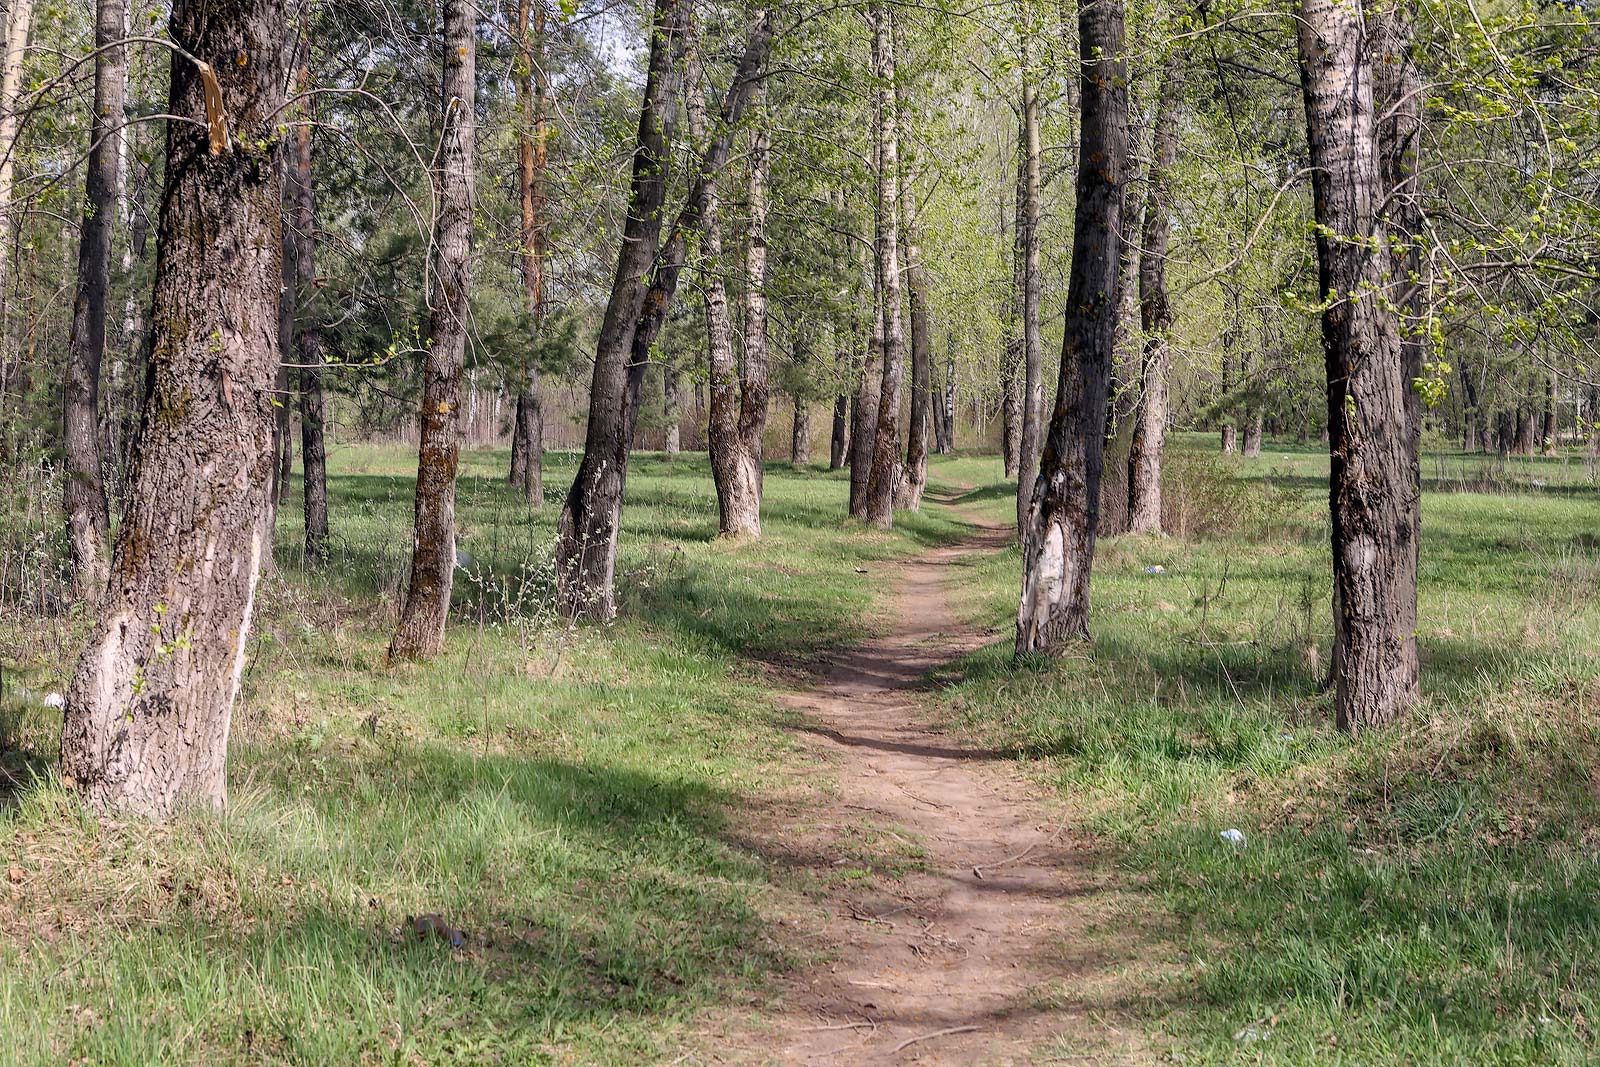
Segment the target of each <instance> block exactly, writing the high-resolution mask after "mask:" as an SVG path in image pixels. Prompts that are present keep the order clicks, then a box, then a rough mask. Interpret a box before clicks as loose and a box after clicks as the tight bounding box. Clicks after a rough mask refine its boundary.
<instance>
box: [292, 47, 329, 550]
mask: <svg viewBox="0 0 1600 1067" xmlns="http://www.w3.org/2000/svg"><path fill="white" fill-rule="evenodd" d="M300 49H301V57H302V59H301V64H302V65H301V67H300V72H299V77H298V81H299V85H300V91H301V92H305V91H306V90H307V88H308V87H309V86H310V84H311V68H310V66H309V57H310V53H311V42H310V39H309V36H308V35H307V34H306V33H305V32H304V31H303V32H302V36H301V42H300ZM302 107H303V109H304V112H303V114H302V115H301V117H300V122H298V123H297V124H296V125H295V128H294V140H293V145H294V158H293V160H292V161H291V165H290V168H289V175H290V179H289V186H290V190H291V193H292V200H293V202H294V230H293V233H292V234H291V235H286V236H285V238H284V242H285V244H288V243H289V242H290V241H291V240H292V241H293V246H294V253H295V287H294V291H295V294H296V295H295V299H294V308H295V318H296V319H297V320H298V322H297V334H298V336H297V338H296V342H295V349H294V351H295V363H296V364H297V365H298V367H297V369H298V371H299V378H300V468H301V473H302V479H301V480H302V482H303V486H302V489H303V495H304V500H305V559H306V562H308V563H311V564H317V565H320V564H322V563H325V562H326V561H327V558H328V446H327V442H326V440H325V438H324V435H323V421H324V419H325V418H326V405H325V402H324V399H323V395H322V367H323V359H322V322H321V309H320V308H318V307H317V304H316V299H315V297H316V291H317V202H316V188H315V185H314V184H313V178H314V176H313V173H312V169H311V151H312V144H311V139H312V125H313V123H314V121H315V113H314V111H313V105H312V103H311V98H307V100H306V101H305V102H304V103H303V104H302Z"/></svg>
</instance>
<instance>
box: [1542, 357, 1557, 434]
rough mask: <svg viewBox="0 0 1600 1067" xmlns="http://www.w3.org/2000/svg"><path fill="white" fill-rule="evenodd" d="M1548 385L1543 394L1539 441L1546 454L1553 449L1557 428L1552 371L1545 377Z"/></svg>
mask: <svg viewBox="0 0 1600 1067" xmlns="http://www.w3.org/2000/svg"><path fill="white" fill-rule="evenodd" d="M1547 381H1548V382H1549V386H1548V389H1547V391H1546V392H1545V396H1544V439H1543V441H1542V442H1541V443H1542V445H1543V446H1544V452H1545V454H1546V455H1549V454H1550V453H1552V452H1554V451H1555V448H1556V437H1557V436H1558V430H1557V426H1556V421H1557V420H1556V397H1557V390H1556V376H1555V373H1554V372H1553V371H1552V372H1551V373H1550V376H1549V378H1548V379H1547Z"/></svg>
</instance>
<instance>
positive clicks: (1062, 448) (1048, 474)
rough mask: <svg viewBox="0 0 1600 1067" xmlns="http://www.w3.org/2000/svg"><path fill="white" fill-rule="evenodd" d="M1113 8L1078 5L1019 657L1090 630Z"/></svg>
mask: <svg viewBox="0 0 1600 1067" xmlns="http://www.w3.org/2000/svg"><path fill="white" fill-rule="evenodd" d="M1122 21H1123V13H1122V4H1121V3H1113V2H1111V0H1102V2H1101V3H1096V4H1084V5H1082V6H1081V7H1080V8H1079V9H1078V48H1079V55H1080V59H1081V63H1082V73H1081V74H1080V77H1079V92H1080V105H1079V106H1080V114H1081V116H1082V118H1081V122H1080V134H1079V148H1078V183H1077V201H1076V206H1075V209H1074V211H1075V224H1074V233H1073V242H1072V274H1071V280H1070V282H1069V284H1068V287H1067V305H1066V306H1067V312H1066V321H1065V324H1064V326H1063V340H1062V349H1061V371H1060V376H1059V378H1058V380H1057V383H1056V406H1055V411H1054V413H1053V414H1052V415H1051V418H1050V431H1049V433H1048V435H1047V436H1046V438H1045V444H1044V455H1043V458H1042V460H1041V461H1040V465H1039V480H1038V482H1037V484H1036V485H1035V486H1034V492H1033V501H1032V504H1031V506H1030V507H1029V510H1028V525H1027V533H1026V536H1025V537H1024V538H1023V577H1022V598H1021V603H1020V605H1019V606H1018V610H1017V646H1016V647H1017V653H1018V655H1021V654H1023V653H1026V652H1034V651H1040V652H1049V651H1054V650H1056V649H1058V648H1060V647H1061V646H1062V645H1063V644H1065V643H1066V642H1068V641H1071V640H1074V639H1079V638H1087V637H1088V635H1089V573H1090V569H1091V567H1092V566H1093V563H1094V546H1095V535H1096V532H1097V529H1098V524H1099V518H1100V474H1101V464H1102V462H1103V459H1104V448H1105V422H1106V402H1107V392H1108V389H1109V387H1110V382H1111V364H1112V359H1113V355H1114V353H1113V349H1114V346H1115V341H1116V325H1117V323H1116V319H1117V308H1118V299H1117V295H1118V294H1117V287H1118V285H1119V284H1120V283H1121V277H1120V275H1121V270H1120V266H1121V241H1122V220H1121V214H1122V184H1123V172H1124V170H1125V168H1126V166H1127V154H1128V102H1127V87H1126V81H1125V73H1124V68H1123V61H1122V58H1121V56H1122Z"/></svg>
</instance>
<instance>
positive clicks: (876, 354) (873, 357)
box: [849, 268, 883, 519]
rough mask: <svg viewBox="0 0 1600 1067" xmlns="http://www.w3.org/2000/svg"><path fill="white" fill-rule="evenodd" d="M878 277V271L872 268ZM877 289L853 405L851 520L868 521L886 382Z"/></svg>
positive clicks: (874, 284)
mask: <svg viewBox="0 0 1600 1067" xmlns="http://www.w3.org/2000/svg"><path fill="white" fill-rule="evenodd" d="M869 269H871V270H872V272H873V274H874V275H875V274H876V268H869ZM878 300H879V293H878V285H877V282H876V281H875V280H874V282H873V284H872V311H871V315H872V321H871V325H870V326H869V327H868V328H867V344H866V348H865V349H864V351H863V357H864V358H863V361H862V367H861V377H860V378H859V379H857V381H856V392H855V396H854V397H853V398H852V399H851V401H850V464H849V465H850V517H851V518H854V519H865V518H866V517H867V511H866V508H867V477H868V475H870V474H871V472H872V453H873V448H874V442H875V441H876V440H877V436H878V419H877V415H878V389H879V387H880V385H881V383H882V380H883V313H882V312H881V311H880V310H879V308H878Z"/></svg>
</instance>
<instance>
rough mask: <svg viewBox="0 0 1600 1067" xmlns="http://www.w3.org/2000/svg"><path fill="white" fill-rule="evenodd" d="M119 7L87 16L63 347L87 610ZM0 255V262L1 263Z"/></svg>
mask: <svg viewBox="0 0 1600 1067" xmlns="http://www.w3.org/2000/svg"><path fill="white" fill-rule="evenodd" d="M125 3H126V0H98V3H97V4H96V11H95V29H94V43H95V48H96V49H97V52H96V55H95V63H94V110H93V113H92V114H91V116H90V121H89V161H88V168H87V172H86V174H85V175H84V190H83V225H82V226H81V227H80V228H79V231H78V292H77V296H76V298H75V299H74V300H73V305H72V333H71V336H70V338H69V340H68V342H67V373H66V381H65V383H64V386H65V387H64V389H63V390H62V393H63V401H64V402H63V412H62V435H61V436H62V444H63V445H64V446H65V451H66V456H65V460H66V479H65V486H66V488H65V497H66V499H65V505H66V512H67V546H68V551H69V554H70V557H71V562H72V586H73V592H74V594H75V595H76V596H77V597H78V599H79V600H82V601H85V602H88V603H93V602H94V601H95V600H96V599H97V598H98V597H99V596H100V594H101V593H103V592H104V591H105V588H106V581H107V579H108V578H109V577H110V571H109V563H110V561H109V560H108V559H107V558H106V557H107V548H108V542H109V541H110V538H111V518H110V515H109V513H108V508H107V505H106V489H105V482H104V480H103V478H102V474H101V456H100V365H101V362H102V361H103V360H104V358H105V352H106V299H107V296H108V290H109V289H110V287H111V235H112V232H113V229H114V227H115V224H116V219H117V160H118V157H119V156H120V154H121V151H120V148H119V146H120V144H121V142H122V138H123V132H122V129H121V126H122V122H123V117H124V116H123V99H124V96H125V93H126V89H127V63H128V60H127V49H126V47H125V46H123V45H122V44H120V43H119V42H120V41H121V40H122V38H123V28H122V27H123V19H124V15H125V13H126V12H125V9H124V5H125ZM4 254H5V253H4V252H3V251H0V255H4Z"/></svg>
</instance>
